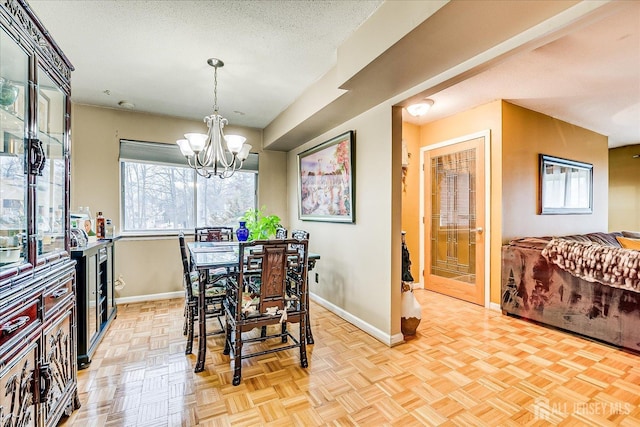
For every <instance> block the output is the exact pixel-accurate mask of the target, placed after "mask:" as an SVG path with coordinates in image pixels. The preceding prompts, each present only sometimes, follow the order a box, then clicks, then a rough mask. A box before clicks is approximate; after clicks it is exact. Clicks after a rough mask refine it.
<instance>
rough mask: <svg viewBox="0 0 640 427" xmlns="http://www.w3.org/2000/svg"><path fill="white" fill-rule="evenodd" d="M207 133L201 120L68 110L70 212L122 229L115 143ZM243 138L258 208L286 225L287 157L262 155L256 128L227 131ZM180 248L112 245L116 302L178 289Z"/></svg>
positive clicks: (160, 241)
mask: <svg viewBox="0 0 640 427" xmlns="http://www.w3.org/2000/svg"><path fill="white" fill-rule="evenodd" d="M197 130H200V131H203V132H205V131H206V126H205V125H204V123H202V122H201V121H195V120H185V119H179V118H174V117H166V116H158V115H152V114H143V113H136V112H131V111H124V110H116V109H109V108H101V107H95V106H87V105H76V104H74V105H72V123H71V141H72V149H71V207H72V209H76V208H77V207H78V206H89V207H90V208H91V212H92V214H94V215H95V214H96V213H97V212H98V211H102V212H103V213H104V215H105V217H107V218H112V219H113V221H114V226H115V228H116V231H117V230H119V227H120V179H119V176H120V165H119V160H118V156H119V141H120V139H121V138H123V139H132V140H139V141H151V142H162V143H174V142H175V140H176V139H179V138H181V137H182V135H183V134H184V133H185V132H189V131H197ZM227 131H228V132H234V133H238V134H242V135H243V136H246V137H247V142H248V143H250V144H251V145H252V146H253V147H254V148H253V149H252V151H253V152H258V153H260V160H259V162H260V163H259V175H262V176H268V177H269V179H262V180H261V179H258V203H259V205H260V206H262V205H266V206H267V208H268V210H269V212H271V213H275V214H277V215H279V216H280V217H281V218H283V221H286V220H287V215H288V211H287V198H286V191H287V189H286V166H287V158H286V154H285V153H281V152H273V151H264V152H263V151H262V150H261V147H262V132H261V131H260V130H258V129H250V128H239V127H235V128H234V127H229V129H228V130H227ZM179 256H180V255H179V249H178V243H177V239H176V238H175V237H152V238H139V237H138V238H134V237H126V238H123V239H121V240H119V241H118V242H117V243H116V267H115V270H116V271H115V274H116V277H117V276H119V275H122V277H123V278H124V280H125V282H126V284H127V285H126V287H125V288H124V289H123V290H122V291H121V292H119V294H118V295H117V296H118V297H137V296H144V295H156V294H163V293H168V292H178V291H181V290H182V279H181V277H182V276H181V273H182V272H181V269H182V266H181V264H180V258H179Z"/></svg>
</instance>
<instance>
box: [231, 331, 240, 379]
mask: <svg viewBox="0 0 640 427" xmlns="http://www.w3.org/2000/svg"><path fill="white" fill-rule="evenodd" d="M233 332H234V338H235V342H234V346H233V347H234V350H233V352H234V354H233V385H239V384H240V380H241V379H242V336H241V334H242V330H241V329H240V328H237V327H236V329H235V330H234V331H233Z"/></svg>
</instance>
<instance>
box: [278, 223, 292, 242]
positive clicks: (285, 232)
mask: <svg viewBox="0 0 640 427" xmlns="http://www.w3.org/2000/svg"><path fill="white" fill-rule="evenodd" d="M288 234H289V230H287V229H286V228H284V227H283V226H282V225H278V227H277V228H276V239H286V238H287V235H288Z"/></svg>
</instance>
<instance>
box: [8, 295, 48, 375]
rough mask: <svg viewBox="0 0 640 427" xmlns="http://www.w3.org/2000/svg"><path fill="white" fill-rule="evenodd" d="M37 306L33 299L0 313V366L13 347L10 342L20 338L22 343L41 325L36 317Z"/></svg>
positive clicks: (36, 301) (35, 300)
mask: <svg viewBox="0 0 640 427" xmlns="http://www.w3.org/2000/svg"><path fill="white" fill-rule="evenodd" d="M38 306H39V304H38V300H37V299H33V300H31V301H30V302H28V303H26V304H24V305H22V304H20V305H17V306H13V307H9V308H8V309H6V310H5V311H3V312H0V364H2V359H4V356H5V355H6V354H8V353H9V350H10V349H11V347H13V345H12V342H14V341H16V340H20V339H21V338H22V340H23V341H24V338H25V337H26V335H27V334H29V332H30V331H31V332H32V331H34V330H36V329H37V328H39V327H40V325H41V324H42V321H41V319H40V318H39V317H38V314H39V313H38ZM5 346H6V347H5Z"/></svg>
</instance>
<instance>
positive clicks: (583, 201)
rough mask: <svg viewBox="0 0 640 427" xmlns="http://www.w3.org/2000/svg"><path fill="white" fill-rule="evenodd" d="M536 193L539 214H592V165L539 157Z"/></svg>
mask: <svg viewBox="0 0 640 427" xmlns="http://www.w3.org/2000/svg"><path fill="white" fill-rule="evenodd" d="M539 164H540V180H539V185H538V187H539V191H538V205H539V209H538V211H539V213H540V214H541V215H566V214H591V213H593V165H592V164H590V163H584V162H579V161H575V160H568V159H563V158H560V157H554V156H549V155H546V154H540V155H539Z"/></svg>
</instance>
